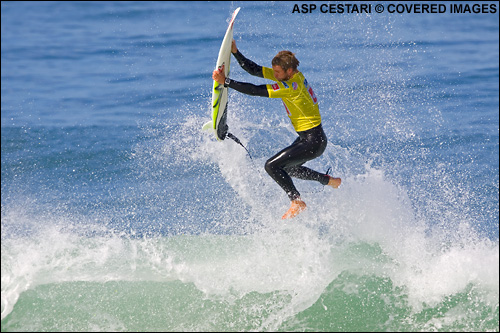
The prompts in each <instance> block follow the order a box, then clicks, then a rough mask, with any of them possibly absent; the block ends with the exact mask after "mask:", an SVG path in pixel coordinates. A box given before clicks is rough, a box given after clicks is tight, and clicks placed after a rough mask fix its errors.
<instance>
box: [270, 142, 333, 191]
mask: <svg viewBox="0 0 500 333" xmlns="http://www.w3.org/2000/svg"><path fill="white" fill-rule="evenodd" d="M325 147H326V141H317V140H312V141H311V140H304V138H303V137H299V138H297V139H296V140H295V141H294V142H293V143H292V144H291V145H290V146H289V147H286V148H285V149H283V150H281V151H280V152H279V153H277V154H276V155H274V156H273V157H271V158H270V159H269V160H267V162H266V165H265V169H266V171H267V173H268V174H269V175H270V176H271V178H273V179H274V181H276V183H278V185H280V186H281V188H282V189H283V190H284V191H285V192H286V193H287V195H288V197H289V198H290V200H292V201H293V200H295V199H297V198H299V197H300V193H299V191H297V188H296V187H295V185H294V184H293V181H292V178H291V177H290V176H293V177H297V178H301V179H308V180H318V181H320V182H322V184H324V185H326V184H328V176H326V175H322V174H320V173H319V172H316V171H314V170H311V169H309V168H306V167H303V166H302V164H304V163H305V162H307V161H310V160H312V159H314V158H316V157H318V156H320V155H321V154H322V153H323V152H324V150H325Z"/></svg>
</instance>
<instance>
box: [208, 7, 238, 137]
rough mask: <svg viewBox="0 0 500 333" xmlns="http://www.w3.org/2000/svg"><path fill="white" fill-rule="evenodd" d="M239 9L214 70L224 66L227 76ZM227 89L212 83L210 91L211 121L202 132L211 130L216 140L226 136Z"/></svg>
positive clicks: (227, 32) (224, 40) (229, 28)
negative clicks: (235, 21) (234, 27)
mask: <svg viewBox="0 0 500 333" xmlns="http://www.w3.org/2000/svg"><path fill="white" fill-rule="evenodd" d="M239 11H240V7H238V8H236V10H235V11H234V12H233V16H232V17H231V21H230V22H229V26H228V27H227V30H226V34H225V35H224V39H223V40H222V45H221V47H220V50H219V57H218V58H217V64H216V67H215V69H219V68H221V67H222V65H224V73H225V75H226V77H228V76H229V68H230V65H231V44H232V41H233V26H234V20H235V18H236V15H238V12H239ZM227 95H228V91H227V88H226V87H224V85H223V84H219V83H218V82H217V81H214V84H213V91H212V120H211V121H209V122H208V123H206V124H205V125H203V129H204V130H213V131H214V132H215V137H216V138H217V140H224V139H225V138H226V135H227V131H228V126H227Z"/></svg>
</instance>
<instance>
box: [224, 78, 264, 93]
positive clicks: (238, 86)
mask: <svg viewBox="0 0 500 333" xmlns="http://www.w3.org/2000/svg"><path fill="white" fill-rule="evenodd" d="M228 87H229V88H232V89H234V90H237V91H239V92H240V93H243V94H247V95H252V96H261V97H269V92H268V91H267V86H266V85H265V84H262V85H259V86H256V85H255V84H251V83H246V82H238V81H235V80H230V81H229V85H228Z"/></svg>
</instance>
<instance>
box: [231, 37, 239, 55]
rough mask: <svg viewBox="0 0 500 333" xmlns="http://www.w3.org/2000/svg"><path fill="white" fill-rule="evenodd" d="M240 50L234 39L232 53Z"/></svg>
mask: <svg viewBox="0 0 500 333" xmlns="http://www.w3.org/2000/svg"><path fill="white" fill-rule="evenodd" d="M236 52H238V48H237V47H236V41H235V40H234V39H233V43H232V44H231V53H236Z"/></svg>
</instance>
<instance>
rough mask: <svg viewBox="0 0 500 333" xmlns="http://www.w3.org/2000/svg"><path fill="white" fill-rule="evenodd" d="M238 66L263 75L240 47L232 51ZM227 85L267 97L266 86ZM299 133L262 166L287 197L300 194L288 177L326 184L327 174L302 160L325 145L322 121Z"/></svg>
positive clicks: (314, 156)
mask: <svg viewBox="0 0 500 333" xmlns="http://www.w3.org/2000/svg"><path fill="white" fill-rule="evenodd" d="M233 55H234V56H235V58H236V60H238V63H239V64H240V66H241V67H242V68H243V69H244V70H245V71H247V72H248V73H249V74H251V75H254V76H258V77H264V76H263V73H262V66H259V65H257V64H255V63H254V62H253V61H251V60H249V59H247V58H245V57H244V56H243V55H242V54H241V53H240V52H239V51H238V52H237V53H233ZM228 86H229V87H230V88H233V89H235V90H237V91H239V92H241V93H244V94H248V95H253V96H262V97H269V93H268V90H267V86H266V85H265V84H264V85H254V84H251V83H244V82H238V81H234V80H229V84H228ZM297 134H298V135H299V137H298V138H297V139H296V140H295V141H294V142H293V143H292V144H291V145H290V146H289V147H287V148H285V149H283V150H281V151H280V152H279V153H277V154H276V155H274V156H273V157H271V158H270V159H269V160H267V162H266V165H265V169H266V171H267V173H268V174H269V175H270V176H271V177H272V178H273V179H274V180H275V181H276V183H278V185H280V186H281V188H282V189H283V190H284V191H285V192H286V193H287V195H288V197H289V198H290V200H295V199H297V198H299V197H300V193H299V191H297V188H296V187H295V185H294V184H293V181H292V179H291V177H295V178H299V179H304V180H315V181H318V182H320V183H321V184H323V185H327V184H328V181H329V179H330V177H329V176H328V175H326V174H323V173H319V172H317V171H314V170H312V169H309V168H306V167H304V166H302V165H303V164H304V163H305V162H307V161H310V160H312V159H314V158H316V157H319V156H321V154H323V152H324V151H325V149H326V146H327V142H328V141H327V138H326V135H325V132H324V131H323V127H322V126H321V124H319V125H318V126H316V127H314V128H311V129H308V130H306V131H302V132H297Z"/></svg>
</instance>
